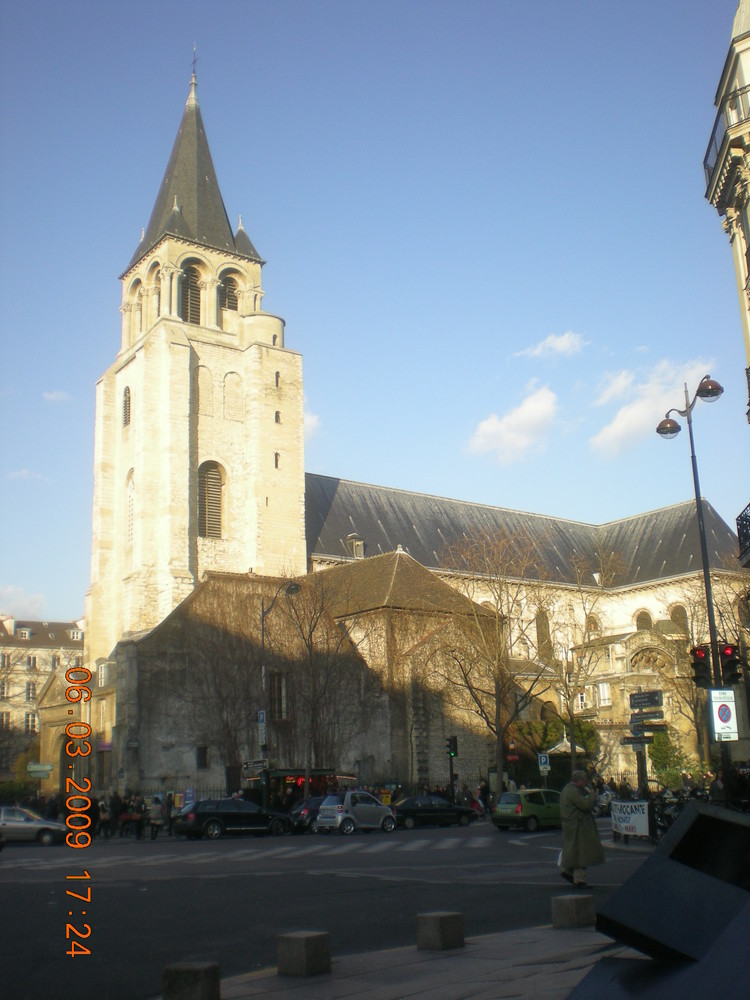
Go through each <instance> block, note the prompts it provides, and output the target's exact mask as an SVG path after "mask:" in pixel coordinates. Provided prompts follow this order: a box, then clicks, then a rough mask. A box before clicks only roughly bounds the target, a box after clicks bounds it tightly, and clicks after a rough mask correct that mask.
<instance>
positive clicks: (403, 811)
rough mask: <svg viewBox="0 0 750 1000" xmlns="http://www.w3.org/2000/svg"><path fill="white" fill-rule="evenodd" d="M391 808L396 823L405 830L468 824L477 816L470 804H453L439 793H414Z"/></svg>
mask: <svg viewBox="0 0 750 1000" xmlns="http://www.w3.org/2000/svg"><path fill="white" fill-rule="evenodd" d="M392 808H393V812H394V813H395V816H396V823H397V824H398V825H399V826H405V827H406V829H407V830H411V829H412V828H413V827H415V826H448V825H449V824H450V823H458V824H459V826H468V824H469V823H472V822H473V821H474V820H475V819H478V818H479V813H478V812H477V811H476V809H473V808H472V807H471V806H460V805H454V803H453V802H448V800H447V799H444V798H442V796H440V795H414V796H412V797H411V798H409V799H401V801H400V802H396V803H395V805H394V806H393V807H392Z"/></svg>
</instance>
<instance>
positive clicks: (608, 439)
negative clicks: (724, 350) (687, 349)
mask: <svg viewBox="0 0 750 1000" xmlns="http://www.w3.org/2000/svg"><path fill="white" fill-rule="evenodd" d="M707 371H710V363H707V362H705V361H700V360H698V361H688V362H686V363H685V364H683V365H675V364H674V363H673V362H671V361H666V360H665V361H660V362H659V363H658V364H657V365H656V367H655V368H653V369H652V370H651V371H650V372H646V373H644V374H643V375H642V376H641V377H640V381H638V382H636V379H635V376H634V375H633V377H631V378H630V379H629V382H628V388H629V399H628V401H627V402H626V403H625V405H624V406H621V407H620V409H619V410H618V411H617V412H616V413H615V415H614V417H613V418H612V419H611V420H610V421H609V423H608V424H606V426H604V427H603V428H602V429H601V430H600V431H599V432H598V433H597V434H595V435H594V436H593V437H592V438H591V439H590V442H589V443H590V445H591V447H592V448H593V449H594V451H597V452H599V453H600V454H602V455H605V456H607V457H610V456H614V455H617V454H619V453H620V452H622V451H624V450H625V449H627V448H630V447H632V446H633V445H635V444H636V443H637V442H639V441H641V440H643V439H644V438H646V437H648V435H650V434H654V433H656V425H657V424H658V423H659V420H660V419H661V418H662V417H663V416H664V414H665V412H666V411H667V410H668V409H670V408H674V407H676V408H678V409H682V408H684V406H685V392H684V388H683V386H684V385H685V384H687V386H688V388H689V389H690V390H691V391H692V392H694V391H695V389H696V388H697V386H698V383H699V382H700V380H701V378H702V377H703V376H704V375H705V374H706V372H707ZM627 376H628V373H626V372H621V373H620V376H616V377H615V378H618V377H622V382H621V383H620V387H621V388H624V387H625V383H626V381H627ZM604 397H606V398H604ZM615 398H617V397H616V394H615V392H614V391H612V392H610V393H609V395H607V390H606V389H605V390H604V392H603V393H601V394H600V396H599V398H598V399H597V401H596V402H597V404H599V405H602V404H603V403H606V402H609V401H610V400H612V399H615Z"/></svg>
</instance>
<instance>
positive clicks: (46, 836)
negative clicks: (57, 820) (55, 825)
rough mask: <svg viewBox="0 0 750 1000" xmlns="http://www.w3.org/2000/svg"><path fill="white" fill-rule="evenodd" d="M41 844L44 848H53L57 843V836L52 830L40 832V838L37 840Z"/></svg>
mask: <svg viewBox="0 0 750 1000" xmlns="http://www.w3.org/2000/svg"><path fill="white" fill-rule="evenodd" d="M36 839H37V840H38V841H39V843H40V844H43V845H44V847H51V846H52V844H54V842H55V835H54V833H53V832H52V831H51V830H40V831H39V836H38V837H37V838H36Z"/></svg>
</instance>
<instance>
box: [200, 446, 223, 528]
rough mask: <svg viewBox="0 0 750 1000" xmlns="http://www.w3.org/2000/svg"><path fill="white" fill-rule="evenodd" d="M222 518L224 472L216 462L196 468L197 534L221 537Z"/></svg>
mask: <svg viewBox="0 0 750 1000" xmlns="http://www.w3.org/2000/svg"><path fill="white" fill-rule="evenodd" d="M223 520H224V474H223V470H222V468H221V466H220V465H219V464H218V463H217V462H204V463H203V465H201V467H200V468H199V469H198V534H199V536H200V537H201V538H221V537H222V529H223Z"/></svg>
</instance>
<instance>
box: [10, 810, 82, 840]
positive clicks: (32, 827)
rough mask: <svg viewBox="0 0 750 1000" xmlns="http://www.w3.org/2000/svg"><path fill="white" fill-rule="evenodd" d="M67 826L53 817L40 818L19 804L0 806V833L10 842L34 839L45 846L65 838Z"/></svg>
mask: <svg viewBox="0 0 750 1000" xmlns="http://www.w3.org/2000/svg"><path fill="white" fill-rule="evenodd" d="M67 832H68V828H67V826H66V825H65V824H64V823H59V822H58V821H57V820H55V819H42V817H41V816H37V814H36V813H34V812H32V811H31V810H30V809H23V808H22V807H21V806H0V833H1V834H2V836H3V837H4V838H5V840H6V841H7V842H8V843H10V842H11V841H13V840H26V841H29V840H36V841H37V842H38V843H40V844H44V845H45V846H47V845H49V844H59V843H62V841H63V840H65V835H66V833H67Z"/></svg>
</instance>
